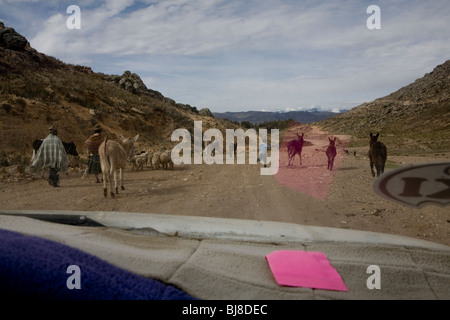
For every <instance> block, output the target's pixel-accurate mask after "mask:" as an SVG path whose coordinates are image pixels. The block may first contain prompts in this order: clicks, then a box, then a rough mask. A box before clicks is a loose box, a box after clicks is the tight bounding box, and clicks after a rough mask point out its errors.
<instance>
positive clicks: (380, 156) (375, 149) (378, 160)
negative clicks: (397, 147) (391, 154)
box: [369, 132, 387, 177]
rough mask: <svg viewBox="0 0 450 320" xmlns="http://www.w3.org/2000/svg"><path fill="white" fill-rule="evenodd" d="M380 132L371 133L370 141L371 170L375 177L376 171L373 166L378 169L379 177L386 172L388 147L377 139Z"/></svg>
mask: <svg viewBox="0 0 450 320" xmlns="http://www.w3.org/2000/svg"><path fill="white" fill-rule="evenodd" d="M379 136H380V133H377V134H376V135H373V134H372V132H371V133H370V142H369V146H370V149H369V160H370V170H371V172H372V176H373V177H375V171H374V170H373V166H375V168H376V169H377V177H379V176H380V175H381V174H383V172H384V165H385V164H386V158H387V148H386V146H385V145H384V143H382V142H380V141H377V140H378V137H379Z"/></svg>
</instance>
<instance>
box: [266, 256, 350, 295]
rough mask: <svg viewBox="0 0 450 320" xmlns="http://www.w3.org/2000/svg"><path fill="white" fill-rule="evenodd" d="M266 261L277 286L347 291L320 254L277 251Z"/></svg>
mask: <svg viewBox="0 0 450 320" xmlns="http://www.w3.org/2000/svg"><path fill="white" fill-rule="evenodd" d="M266 259H267V262H268V263H269V266H270V269H271V270H272V273H273V275H274V277H275V280H276V282H277V283H278V284H279V285H282V286H288V287H307V288H314V289H323V290H334V291H348V289H347V287H346V286H345V284H344V282H343V281H342V278H341V276H340V275H339V273H338V272H337V271H336V269H335V268H333V266H331V264H330V262H329V261H328V258H327V256H326V255H325V254H324V253H322V252H314V251H311V252H308V251H297V250H279V251H274V252H272V253H269V254H268V255H267V256H266Z"/></svg>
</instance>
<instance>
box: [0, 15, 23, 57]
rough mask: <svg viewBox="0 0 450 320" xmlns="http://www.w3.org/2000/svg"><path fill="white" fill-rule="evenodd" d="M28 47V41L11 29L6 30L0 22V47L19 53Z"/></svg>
mask: <svg viewBox="0 0 450 320" xmlns="http://www.w3.org/2000/svg"><path fill="white" fill-rule="evenodd" d="M27 45H28V40H27V39H26V38H25V37H24V36H22V35H20V34H18V33H17V32H16V31H15V30H14V29H13V28H7V27H5V25H4V24H3V22H1V21H0V46H2V47H4V48H7V49H10V50H14V51H21V50H24V49H25V48H26V47H27Z"/></svg>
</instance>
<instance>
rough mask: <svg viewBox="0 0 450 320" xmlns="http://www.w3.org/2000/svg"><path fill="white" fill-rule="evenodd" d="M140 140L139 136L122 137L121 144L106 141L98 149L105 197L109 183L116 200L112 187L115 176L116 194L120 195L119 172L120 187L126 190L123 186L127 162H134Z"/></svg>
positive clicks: (112, 195) (112, 196)
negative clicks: (131, 137)
mask: <svg viewBox="0 0 450 320" xmlns="http://www.w3.org/2000/svg"><path fill="white" fill-rule="evenodd" d="M138 138H139V134H138V135H136V136H135V137H134V138H133V139H129V138H125V137H123V136H121V139H122V141H121V143H119V142H117V141H114V140H108V139H105V141H103V142H102V144H101V145H100V147H99V148H98V154H99V155H100V166H101V168H102V175H103V195H104V196H105V197H107V194H108V190H107V183H108V182H109V188H110V194H111V198H114V191H113V185H112V178H113V175H114V187H115V191H116V194H119V188H118V186H117V171H119V180H120V187H121V189H122V190H125V188H124V186H123V171H124V170H125V166H126V164H127V160H130V161H131V162H134V152H135V150H134V143H135V142H136V141H137V139H138Z"/></svg>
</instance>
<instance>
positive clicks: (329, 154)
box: [325, 137, 336, 171]
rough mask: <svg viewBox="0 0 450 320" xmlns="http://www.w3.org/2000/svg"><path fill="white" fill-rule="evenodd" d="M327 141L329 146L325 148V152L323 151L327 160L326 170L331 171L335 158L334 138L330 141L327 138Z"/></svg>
mask: <svg viewBox="0 0 450 320" xmlns="http://www.w3.org/2000/svg"><path fill="white" fill-rule="evenodd" d="M328 140H329V141H330V144H329V146H328V148H327V150H326V151H325V153H326V155H327V158H328V170H330V171H331V170H333V163H334V157H336V147H335V144H336V137H334V139H333V140H331V139H330V138H329V137H328Z"/></svg>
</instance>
